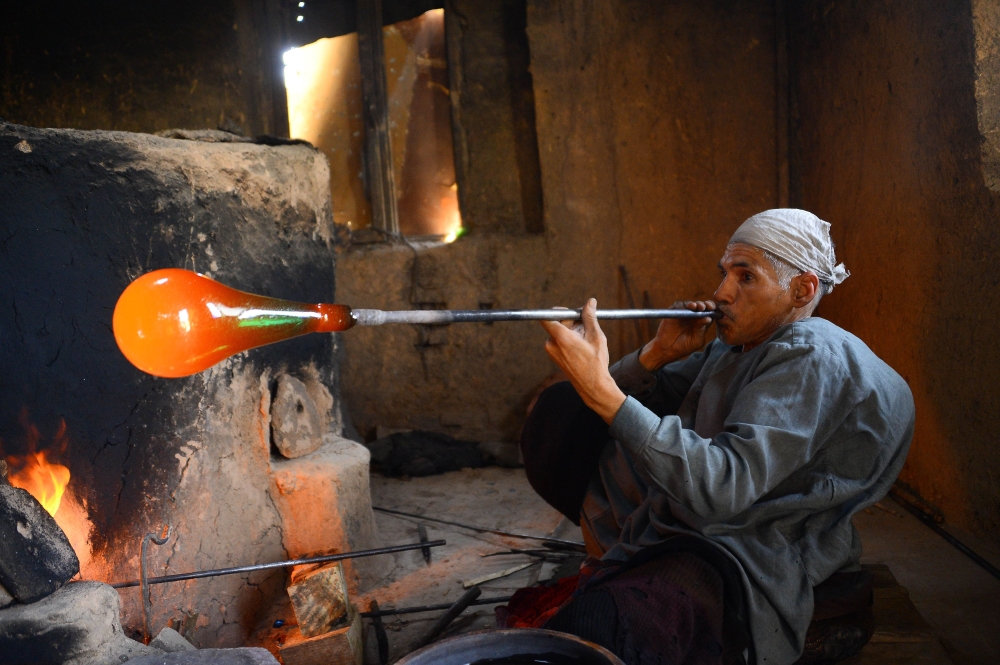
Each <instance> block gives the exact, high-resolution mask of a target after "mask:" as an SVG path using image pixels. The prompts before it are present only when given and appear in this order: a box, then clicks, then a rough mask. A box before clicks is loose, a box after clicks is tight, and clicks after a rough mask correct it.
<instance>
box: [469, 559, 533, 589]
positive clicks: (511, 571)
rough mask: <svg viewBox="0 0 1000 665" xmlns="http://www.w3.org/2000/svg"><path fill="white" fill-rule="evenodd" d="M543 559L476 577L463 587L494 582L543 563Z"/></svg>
mask: <svg viewBox="0 0 1000 665" xmlns="http://www.w3.org/2000/svg"><path fill="white" fill-rule="evenodd" d="M543 561H544V560H543V559H535V560H534V561H529V562H528V563H519V564H517V565H516V566H511V567H510V568H507V569H505V570H498V571H497V572H495V573H487V574H486V575H482V576H481V577H476V578H473V579H471V580H467V581H465V582H462V588H464V589H468V588H470V587H478V586H479V585H480V584H484V583H486V582H492V581H493V580H498V579H500V578H501V577H507V576H508V575H513V574H514V573H519V572H521V571H522V570H524V569H525V568H531V567H532V566H534V565H537V564H539V563H542V562H543Z"/></svg>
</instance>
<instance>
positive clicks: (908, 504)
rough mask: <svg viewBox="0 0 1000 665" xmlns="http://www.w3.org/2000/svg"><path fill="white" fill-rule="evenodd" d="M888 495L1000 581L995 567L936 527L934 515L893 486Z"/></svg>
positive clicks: (999, 574) (936, 522) (999, 575)
mask: <svg viewBox="0 0 1000 665" xmlns="http://www.w3.org/2000/svg"><path fill="white" fill-rule="evenodd" d="M889 494H891V495H892V497H893V498H894V499H896V501H897V502H898V503H899V505H901V506H902V507H903V508H904V509H906V511H907V512H909V513H910V514H911V515H913V516H914V517H916V518H917V519H918V520H920V521H921V522H923V523H924V525H925V526H927V528H929V529H930V530H931V531H933V532H934V533H936V534H937V535H939V536H941V537H942V538H944V539H945V540H947V541H948V542H949V543H950V544H951V545H952V547H954V548H955V549H957V550H958V551H959V552H961V553H962V554H964V555H965V556H967V557H969V558H970V559H972V560H973V561H975V562H976V564H978V565H979V567H980V568H982V569H983V570H985V571H986V572H987V573H989V574H990V575H992V576H993V577H995V578H997V579H998V580H1000V569H998V568H997V567H996V566H994V565H993V564H992V563H990V562H989V561H987V560H986V559H984V558H983V557H981V556H979V555H978V554H976V553H975V552H974V551H973V550H972V549H971V548H970V547H969V546H968V545H966V544H965V543H963V542H962V541H961V540H959V539H958V538H956V537H955V536H953V535H951V534H950V533H948V532H947V531H945V530H944V529H942V528H941V527H940V526H938V520H936V519H935V518H934V515H931V514H930V513H927V512H926V511H924V510H923V509H922V508H920V507H919V506H918V505H916V504H915V503H914V502H913V501H912V500H911V499H909V498H908V497H907V496H906V495H905V494H904V493H903V492H901V491H900V490H898V489H896V486H895V485H893V486H892V487H891V488H890V489H889Z"/></svg>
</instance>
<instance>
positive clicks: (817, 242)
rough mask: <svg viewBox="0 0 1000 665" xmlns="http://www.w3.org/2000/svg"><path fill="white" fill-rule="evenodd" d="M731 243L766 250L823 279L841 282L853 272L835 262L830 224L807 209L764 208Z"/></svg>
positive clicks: (739, 230) (835, 282)
mask: <svg viewBox="0 0 1000 665" xmlns="http://www.w3.org/2000/svg"><path fill="white" fill-rule="evenodd" d="M729 242H730V244H732V243H734V242H740V243H744V244H746V245H752V246H754V247H757V248H758V249H763V250H765V251H767V252H770V253H771V254H773V255H775V256H777V257H778V258H779V259H783V260H785V261H787V262H788V263H790V264H792V265H793V266H795V267H796V268H798V269H799V270H802V271H804V272H814V273H816V276H817V277H819V278H820V281H823V282H829V283H831V284H840V283H841V282H843V281H844V280H845V279H847V278H848V277H849V276H850V275H851V273H849V272H848V271H847V268H845V267H844V264H843V263H841V264H839V265H835V264H836V263H837V257H836V256H835V255H834V252H833V241H832V240H831V239H830V224H829V223H827V222H824V221H823V220H822V219H820V218H819V217H817V216H816V215H814V214H812V213H811V212H806V211H805V210H799V209H797V208H776V209H774V210H765V211H764V212H762V213H759V214H756V215H754V216H753V217H751V218H750V219H748V220H747V221H745V222H743V224H741V225H740V228H738V229H736V233H734V234H733V237H732V238H730V239H729Z"/></svg>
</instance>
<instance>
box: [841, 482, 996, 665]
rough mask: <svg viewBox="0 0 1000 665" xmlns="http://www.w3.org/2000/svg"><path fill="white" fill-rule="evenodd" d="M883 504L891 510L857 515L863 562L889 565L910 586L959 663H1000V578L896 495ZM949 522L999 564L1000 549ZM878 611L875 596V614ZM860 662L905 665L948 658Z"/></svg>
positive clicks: (955, 533) (958, 534)
mask: <svg viewBox="0 0 1000 665" xmlns="http://www.w3.org/2000/svg"><path fill="white" fill-rule="evenodd" d="M880 505H881V506H884V507H885V508H886V509H888V510H882V509H880V508H878V507H873V508H871V509H869V510H868V511H867V512H862V513H859V514H858V515H857V516H856V517H855V518H854V524H855V526H857V527H858V531H860V532H861V542H862V543H863V545H864V554H863V555H862V559H861V560H862V563H866V564H885V565H887V566H888V567H889V569H890V570H891V571H892V573H893V575H894V576H895V578H896V580H898V582H899V584H900V585H902V587H905V590H908V592H909V599H910V600H911V601H912V603H913V605H914V606H915V607H916V609H917V610H918V611H919V612H920V615H921V616H922V617H923V619H925V620H926V621H927V624H929V626H930V628H931V629H932V630H933V631H934V633H936V634H937V636H938V637H940V640H941V644H942V645H943V647H944V650H945V651H946V652H947V653H948V655H949V656H950V657H951V659H952V661H953V662H954V663H955V664H956V665H995V664H996V663H1000V580H998V579H997V578H995V577H993V576H991V575H990V574H989V573H987V572H986V571H985V570H984V569H982V568H980V567H979V566H978V565H976V564H975V563H973V561H972V560H971V559H969V558H968V557H967V556H965V555H964V554H962V553H961V552H959V551H958V550H957V549H955V548H954V547H952V546H951V545H950V544H948V542H946V541H945V540H944V538H942V537H941V536H939V535H937V534H936V533H934V532H933V531H931V530H930V529H929V528H927V527H926V526H924V525H923V524H921V523H920V522H919V521H917V519H916V518H914V517H913V516H912V515H910V514H909V513H907V512H906V511H905V510H904V509H903V508H901V507H900V506H899V505H898V504H897V503H896V502H894V501H893V500H892V499H891V498H887V499H885V500H883V501H882V502H880ZM888 511H892V512H888ZM944 528H945V529H946V530H948V531H949V532H950V533H951V534H952V535H953V536H955V537H956V538H958V539H959V540H961V541H962V542H963V543H964V544H965V545H967V546H968V547H971V548H972V549H973V551H975V552H976V553H977V554H979V555H980V556H982V557H983V558H985V559H986V560H987V561H989V562H990V563H992V564H993V565H994V566H997V567H1000V550H998V549H997V548H995V547H991V546H989V545H988V544H987V543H985V542H983V541H981V540H979V539H978V538H976V537H975V536H973V535H972V534H969V533H966V532H964V531H962V530H960V529H957V528H955V527H953V526H950V525H948V524H945V525H944ZM877 611H878V601H877V596H876V615H877ZM877 620H878V617H877V616H876V621H877ZM871 646H873V645H869V648H870V647H871ZM913 646H914V647H916V645H915V644H914V645H913ZM924 646H927V647H928V649H930V648H931V647H930V646H929V645H926V644H925V645H924ZM895 648H896V650H897V651H901V650H902V649H903V643H902V642H900V643H897V644H896V645H895ZM859 662H864V663H868V662H871V663H873V664H874V663H875V662H885V663H892V664H895V663H900V665H902V663H907V662H927V663H938V662H946V661H941V660H919V661H912V660H911V661H907V660H899V659H896V660H888V659H887V660H884V661H876V660H871V661H859Z"/></svg>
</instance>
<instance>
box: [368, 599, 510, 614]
mask: <svg viewBox="0 0 1000 665" xmlns="http://www.w3.org/2000/svg"><path fill="white" fill-rule="evenodd" d="M511 598H513V596H498V597H496V598H480V599H478V600H474V601H472V602H471V603H469V606H470V607H471V606H472V605H499V604H500V603H506V602H509V601H510V599H511ZM451 606H452V603H439V604H437V605H415V606H413V607H396V608H389V609H387V610H381V609H380V610H374V609H373V610H372V611H371V612H362V613H361V618H362V619H374V618H375V617H389V616H396V615H397V614H420V613H421V612H438V611H440V610H446V609H448V608H449V607H451Z"/></svg>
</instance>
